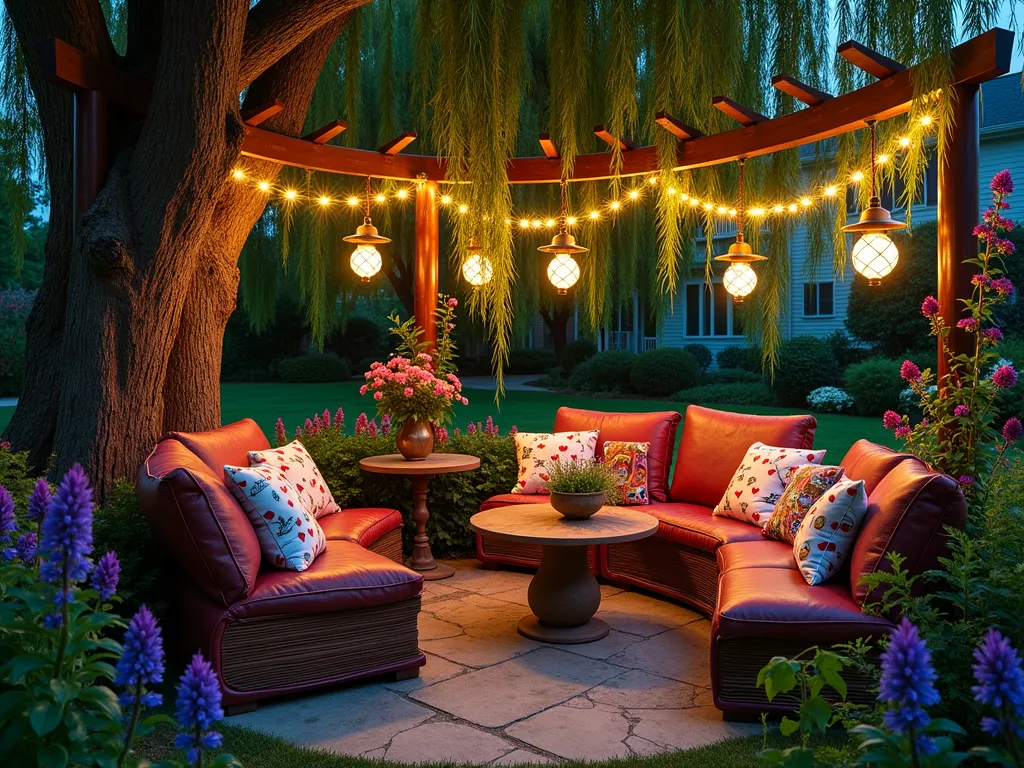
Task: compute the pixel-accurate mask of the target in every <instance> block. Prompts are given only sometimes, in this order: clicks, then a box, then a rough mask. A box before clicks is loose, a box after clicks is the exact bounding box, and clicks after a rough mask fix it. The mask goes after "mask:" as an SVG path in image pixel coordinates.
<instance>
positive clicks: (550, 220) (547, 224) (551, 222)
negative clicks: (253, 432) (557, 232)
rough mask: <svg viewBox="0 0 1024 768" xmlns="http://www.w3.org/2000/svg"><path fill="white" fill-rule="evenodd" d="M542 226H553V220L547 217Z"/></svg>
mask: <svg viewBox="0 0 1024 768" xmlns="http://www.w3.org/2000/svg"><path fill="white" fill-rule="evenodd" d="M544 226H545V227H547V228H548V229H550V228H551V227H553V226H555V220H554V219H548V220H547V221H545V222H544Z"/></svg>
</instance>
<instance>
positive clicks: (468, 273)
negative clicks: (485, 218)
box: [462, 235, 494, 288]
mask: <svg viewBox="0 0 1024 768" xmlns="http://www.w3.org/2000/svg"><path fill="white" fill-rule="evenodd" d="M462 276H463V277H464V278H465V280H466V282H467V283H469V284H470V285H472V286H473V287H474V288H479V287H480V286H481V285H486V284H487V283H489V282H491V278H492V277H494V267H493V266H492V264H491V260H490V259H488V258H487V257H486V256H481V255H480V241H479V240H477V238H476V235H473V238H472V239H471V240H470V241H469V256H467V257H466V260H465V261H464V262H462Z"/></svg>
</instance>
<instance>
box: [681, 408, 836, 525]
mask: <svg viewBox="0 0 1024 768" xmlns="http://www.w3.org/2000/svg"><path fill="white" fill-rule="evenodd" d="M817 426H818V422H817V421H816V420H815V418H814V417H813V416H751V415H749V414H745V413H731V412H727V411H715V410H712V409H711V408H702V407H701V406H699V405H691V406H689V407H687V409H686V420H685V421H684V422H683V439H682V441H681V442H680V444H679V455H678V457H677V458H676V470H675V474H674V475H673V477H672V491H671V493H670V494H669V498H670V499H671V500H672V501H686V502H690V503H691V504H701V505H703V506H705V507H714V506H715V505H716V504H718V502H720V501H721V500H722V494H723V493H725V489H726V488H727V487H728V486H729V481H730V480H732V476H733V475H734V474H735V473H736V468H737V467H739V465H740V461H741V460H742V459H743V456H744V455H745V454H746V452H747V449H748V448H749V447H750V446H751V445H752V444H754V443H756V442H762V443H764V444H765V445H775V446H779V447H783V448H813V447H814V430H815V428H816V427H817Z"/></svg>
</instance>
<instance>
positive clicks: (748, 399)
mask: <svg viewBox="0 0 1024 768" xmlns="http://www.w3.org/2000/svg"><path fill="white" fill-rule="evenodd" d="M672 399H673V400H679V401H680V402H683V403H693V404H694V405H776V404H777V402H778V401H777V400H776V399H775V393H774V392H772V391H771V390H770V389H769V388H768V386H767V385H766V384H765V383H764V382H763V381H757V382H749V383H740V382H738V383H735V384H704V385H702V386H699V387H691V388H690V389H684V390H683V391H681V392H677V393H676V394H675V396H674V397H673V398H672Z"/></svg>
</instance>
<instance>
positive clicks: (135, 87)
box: [36, 37, 152, 114]
mask: <svg viewBox="0 0 1024 768" xmlns="http://www.w3.org/2000/svg"><path fill="white" fill-rule="evenodd" d="M36 54H37V55H38V56H39V63H40V66H41V68H42V71H43V75H44V76H45V77H46V78H47V79H48V80H49V81H50V82H51V83H54V84H55V85H60V86H63V87H64V88H68V89H69V90H72V91H75V92H79V93H80V92H82V91H98V92H100V93H102V94H104V96H105V97H106V99H107V100H108V101H109V102H110V103H111V104H116V105H117V106H119V107H125V108H126V109H130V110H132V111H133V112H138V113H140V114H144V113H145V112H146V109H147V108H148V107H149V97H150V93H151V91H152V88H151V86H150V84H149V83H148V82H146V81H145V80H141V79H139V78H137V77H135V76H134V75H130V74H128V73H127V72H125V71H124V70H121V69H118V68H117V67H112V66H110V65H109V64H105V63H103V62H102V61H99V60H97V59H94V58H92V57H91V56H89V55H87V54H86V53H85V52H84V51H81V50H79V49H78V48H75V47H74V46H73V45H68V44H67V43H65V42H64V41H63V40H58V39H57V38H54V37H51V38H47V39H45V40H40V41H38V42H37V43H36Z"/></svg>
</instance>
